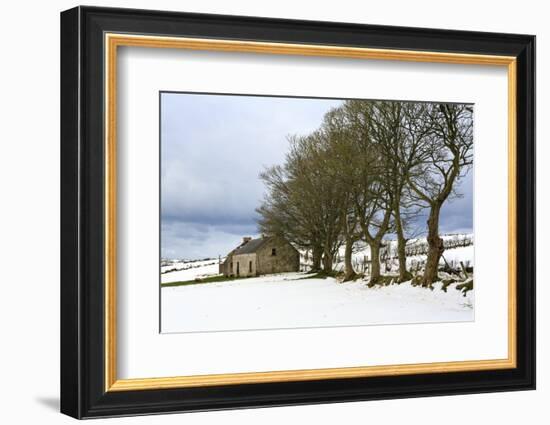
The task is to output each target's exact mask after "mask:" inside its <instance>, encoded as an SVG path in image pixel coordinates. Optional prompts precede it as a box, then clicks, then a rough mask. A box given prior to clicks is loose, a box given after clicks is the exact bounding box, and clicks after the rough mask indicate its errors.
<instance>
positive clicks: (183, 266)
mask: <svg viewBox="0 0 550 425" xmlns="http://www.w3.org/2000/svg"><path fill="white" fill-rule="evenodd" d="M222 261H223V259H222ZM173 269H177V270H176V271H169V270H173ZM218 271H219V264H218V260H217V259H215V260H203V261H190V262H186V261H181V262H177V263H174V264H173V265H170V266H163V267H161V273H162V274H161V282H162V283H169V282H183V281H187V280H194V279H195V278H198V277H207V276H215V275H217V274H218Z"/></svg>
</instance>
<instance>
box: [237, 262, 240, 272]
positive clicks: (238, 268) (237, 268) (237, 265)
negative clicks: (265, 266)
mask: <svg viewBox="0 0 550 425" xmlns="http://www.w3.org/2000/svg"><path fill="white" fill-rule="evenodd" d="M239 275H240V272H239V262H238V261H237V276H239Z"/></svg>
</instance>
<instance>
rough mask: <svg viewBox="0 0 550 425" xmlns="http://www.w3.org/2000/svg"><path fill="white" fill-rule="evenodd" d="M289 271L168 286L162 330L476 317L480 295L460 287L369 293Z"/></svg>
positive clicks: (164, 293)
mask: <svg viewBox="0 0 550 425" xmlns="http://www.w3.org/2000/svg"><path fill="white" fill-rule="evenodd" d="M304 276H306V275H305V274H302V273H285V274H278V275H270V276H261V277H257V278H249V279H242V280H234V281H226V282H217V283H208V284H199V285H189V286H178V287H164V288H162V318H161V326H162V332H201V331H216V330H218V331H219V330H242V329H275V328H300V327H319V326H351V325H354V326H355V325H374V324H399V323H429V322H459V321H471V320H473V319H474V309H473V303H474V300H473V293H472V291H469V292H468V293H467V295H466V296H465V297H464V296H463V295H462V293H461V292H460V291H458V290H456V287H455V285H451V286H449V287H448V288H447V292H444V291H442V290H441V283H438V284H436V285H435V289H434V290H433V291H432V290H429V289H426V288H421V287H413V286H411V285H410V283H403V284H401V285H390V286H381V287H374V288H368V287H367V286H366V285H365V283H364V282H361V281H356V282H349V283H337V282H336V280H335V279H333V278H326V279H302V278H303V277H304Z"/></svg>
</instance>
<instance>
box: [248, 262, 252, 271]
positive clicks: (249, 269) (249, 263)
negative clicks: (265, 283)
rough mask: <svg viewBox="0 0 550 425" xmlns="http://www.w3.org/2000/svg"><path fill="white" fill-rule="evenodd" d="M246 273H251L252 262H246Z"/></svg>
mask: <svg viewBox="0 0 550 425" xmlns="http://www.w3.org/2000/svg"><path fill="white" fill-rule="evenodd" d="M248 273H252V261H249V262H248Z"/></svg>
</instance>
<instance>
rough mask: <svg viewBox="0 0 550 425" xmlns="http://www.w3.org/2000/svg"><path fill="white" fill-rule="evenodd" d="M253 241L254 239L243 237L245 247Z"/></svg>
mask: <svg viewBox="0 0 550 425" xmlns="http://www.w3.org/2000/svg"><path fill="white" fill-rule="evenodd" d="M251 240H252V238H251V237H250V236H245V237H243V243H242V244H243V245H244V244H246V243H248V242H250V241H251Z"/></svg>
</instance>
